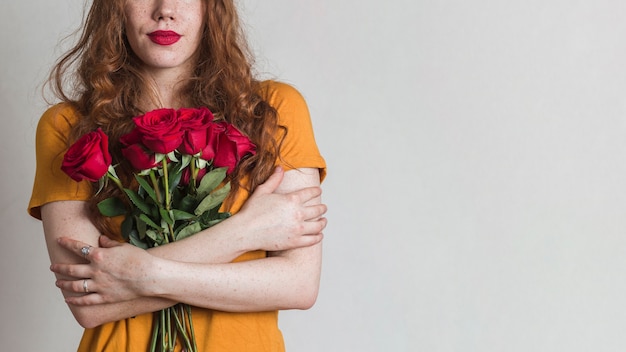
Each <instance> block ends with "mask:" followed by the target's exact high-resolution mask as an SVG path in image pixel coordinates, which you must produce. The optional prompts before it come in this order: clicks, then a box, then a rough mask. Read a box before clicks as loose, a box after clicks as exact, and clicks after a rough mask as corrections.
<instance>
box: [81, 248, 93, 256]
mask: <svg viewBox="0 0 626 352" xmlns="http://www.w3.org/2000/svg"><path fill="white" fill-rule="evenodd" d="M90 250H91V246H85V247H83V248H81V249H80V253H81V254H82V255H83V257H85V258H87V256H88V255H89V251H90Z"/></svg>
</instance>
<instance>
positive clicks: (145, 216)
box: [139, 214, 162, 230]
mask: <svg viewBox="0 0 626 352" xmlns="http://www.w3.org/2000/svg"><path fill="white" fill-rule="evenodd" d="M139 219H141V221H143V222H145V223H146V224H147V225H148V226H150V227H152V228H153V229H156V230H161V229H162V228H161V226H159V225H157V224H156V223H155V222H154V221H152V219H150V218H149V217H148V216H147V215H146V214H141V215H139Z"/></svg>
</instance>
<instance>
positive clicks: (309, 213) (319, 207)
mask: <svg viewBox="0 0 626 352" xmlns="http://www.w3.org/2000/svg"><path fill="white" fill-rule="evenodd" d="M326 210H327V207H326V204H315V205H310V206H308V207H305V208H304V209H303V210H302V216H303V220H305V221H307V220H316V219H318V218H319V217H320V216H322V215H324V214H326Z"/></svg>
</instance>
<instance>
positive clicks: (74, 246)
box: [57, 237, 95, 260]
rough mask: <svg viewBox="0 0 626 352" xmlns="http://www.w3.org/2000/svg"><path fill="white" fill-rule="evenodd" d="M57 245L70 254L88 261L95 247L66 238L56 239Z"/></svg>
mask: <svg viewBox="0 0 626 352" xmlns="http://www.w3.org/2000/svg"><path fill="white" fill-rule="evenodd" d="M57 243H58V244H59V245H60V246H61V247H63V248H65V249H67V250H69V251H70V252H72V253H74V254H76V255H77V256H80V257H83V258H85V259H87V260H89V257H90V255H91V254H92V252H93V250H94V249H95V247H93V246H92V245H90V244H89V243H85V242H82V241H77V240H74V239H71V238H68V237H59V238H58V239H57Z"/></svg>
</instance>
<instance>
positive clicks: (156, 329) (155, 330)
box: [150, 313, 160, 352]
mask: <svg viewBox="0 0 626 352" xmlns="http://www.w3.org/2000/svg"><path fill="white" fill-rule="evenodd" d="M157 314H158V313H154V323H153V324H154V327H153V328H152V340H151V342H150V352H156V346H157V342H158V341H159V340H158V336H159V328H160V324H159V319H157V318H158V317H157Z"/></svg>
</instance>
